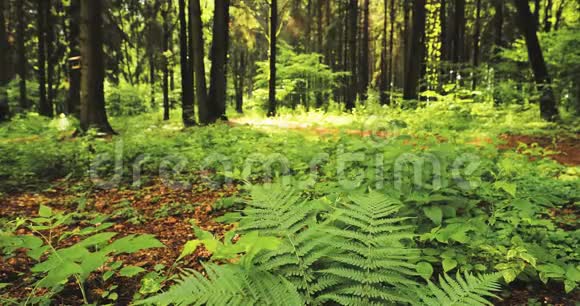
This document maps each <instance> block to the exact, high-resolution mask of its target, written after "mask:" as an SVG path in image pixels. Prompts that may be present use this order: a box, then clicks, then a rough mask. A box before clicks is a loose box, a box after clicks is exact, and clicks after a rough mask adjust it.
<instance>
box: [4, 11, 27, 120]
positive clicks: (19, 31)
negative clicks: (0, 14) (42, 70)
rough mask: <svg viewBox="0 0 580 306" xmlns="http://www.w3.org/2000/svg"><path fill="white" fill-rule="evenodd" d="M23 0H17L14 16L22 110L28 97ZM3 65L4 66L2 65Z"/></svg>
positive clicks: (25, 107)
mask: <svg viewBox="0 0 580 306" xmlns="http://www.w3.org/2000/svg"><path fill="white" fill-rule="evenodd" d="M24 5H25V3H24V0H18V3H17V4H16V16H17V18H18V24H17V26H16V50H17V53H18V63H17V68H16V70H17V72H18V76H19V77H20V84H19V87H20V107H21V108H22V109H23V110H24V109H27V108H28V98H27V96H26V66H27V61H26V48H25V45H24V42H25V39H26V38H25V35H26V34H25V33H26V32H25V29H26V20H25V17H24ZM4 67H5V66H4Z"/></svg>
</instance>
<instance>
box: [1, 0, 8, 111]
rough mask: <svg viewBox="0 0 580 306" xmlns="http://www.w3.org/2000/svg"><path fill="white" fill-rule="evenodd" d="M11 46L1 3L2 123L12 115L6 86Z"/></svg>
mask: <svg viewBox="0 0 580 306" xmlns="http://www.w3.org/2000/svg"><path fill="white" fill-rule="evenodd" d="M9 52H10V45H9V42H8V33H7V32H6V23H5V17H4V2H0V66H2V67H3V68H1V69H0V122H2V121H4V120H7V119H8V117H9V113H10V107H9V104H8V93H7V92H6V88H5V86H6V85H8V82H10V75H9V73H8V69H7V67H8V66H9V55H8V54H9Z"/></svg>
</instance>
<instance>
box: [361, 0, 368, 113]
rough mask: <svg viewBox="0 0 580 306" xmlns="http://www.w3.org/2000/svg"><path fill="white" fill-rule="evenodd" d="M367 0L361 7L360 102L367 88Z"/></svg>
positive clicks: (365, 98) (365, 97)
mask: <svg viewBox="0 0 580 306" xmlns="http://www.w3.org/2000/svg"><path fill="white" fill-rule="evenodd" d="M369 5H370V1H369V0H364V7H363V28H362V32H363V33H362V44H361V61H360V69H361V71H360V82H361V84H360V96H361V99H360V100H361V103H364V102H366V100H367V95H368V89H369V42H370V33H369V31H370V24H369V23H370V21H369V13H370V12H369Z"/></svg>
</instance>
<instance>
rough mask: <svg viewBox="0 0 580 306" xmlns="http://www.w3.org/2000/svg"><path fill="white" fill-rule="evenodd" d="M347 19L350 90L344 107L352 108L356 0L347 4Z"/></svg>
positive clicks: (354, 93)
mask: <svg viewBox="0 0 580 306" xmlns="http://www.w3.org/2000/svg"><path fill="white" fill-rule="evenodd" d="M348 11H349V15H348V21H349V26H348V27H347V30H348V51H349V57H348V60H349V65H350V67H349V68H350V69H349V70H350V73H351V75H350V90H348V89H347V97H346V109H347V110H349V111H350V110H352V109H354V107H355V103H356V95H357V90H356V89H357V88H358V84H357V83H358V81H357V69H356V68H357V61H356V57H357V48H356V46H357V44H356V36H357V32H358V1H357V0H350V2H349V6H348Z"/></svg>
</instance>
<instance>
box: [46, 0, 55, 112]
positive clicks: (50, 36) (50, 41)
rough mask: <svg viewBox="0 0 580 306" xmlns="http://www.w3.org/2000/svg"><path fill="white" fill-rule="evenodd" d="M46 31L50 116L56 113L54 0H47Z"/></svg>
mask: <svg viewBox="0 0 580 306" xmlns="http://www.w3.org/2000/svg"><path fill="white" fill-rule="evenodd" d="M45 1H46V4H45V7H44V9H45V10H46V11H45V13H44V14H45V17H44V18H45V22H46V27H45V31H46V32H45V33H46V101H47V103H48V105H49V106H50V117H52V116H53V115H54V95H55V92H54V74H55V71H54V63H55V62H56V60H55V58H54V43H55V39H54V28H53V27H54V24H55V22H54V18H53V16H52V10H51V8H52V4H53V2H52V0H45Z"/></svg>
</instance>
